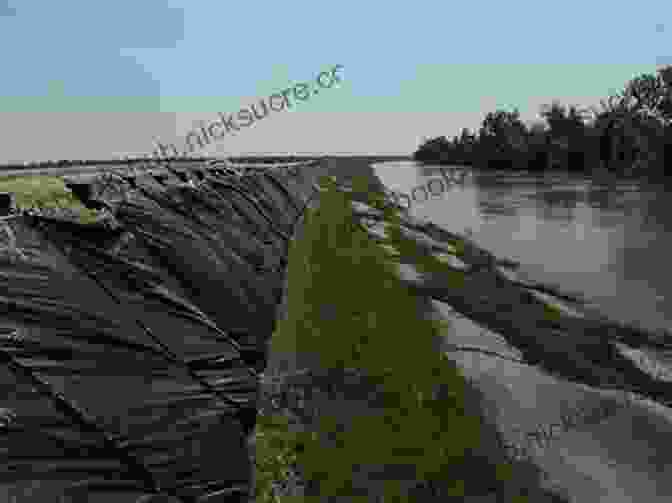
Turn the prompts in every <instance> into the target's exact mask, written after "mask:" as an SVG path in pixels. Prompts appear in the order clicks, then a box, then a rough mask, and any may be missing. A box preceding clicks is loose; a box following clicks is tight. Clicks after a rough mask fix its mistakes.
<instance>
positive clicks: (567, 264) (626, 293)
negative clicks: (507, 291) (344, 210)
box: [376, 162, 672, 329]
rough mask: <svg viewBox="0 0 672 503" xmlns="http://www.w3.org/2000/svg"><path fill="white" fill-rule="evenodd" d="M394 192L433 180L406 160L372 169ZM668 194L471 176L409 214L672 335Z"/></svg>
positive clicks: (560, 178)
mask: <svg viewBox="0 0 672 503" xmlns="http://www.w3.org/2000/svg"><path fill="white" fill-rule="evenodd" d="M376 173H377V174H378V176H379V177H380V178H381V180H382V181H383V183H385V184H386V185H388V187H389V186H394V187H396V188H397V189H398V190H400V191H410V190H411V189H412V188H413V187H415V186H418V185H422V184H425V183H427V181H428V180H429V179H431V178H432V177H436V176H440V171H439V170H438V169H435V168H431V167H430V168H428V167H422V168H420V167H418V166H417V165H415V164H414V163H412V162H404V163H399V162H396V163H383V164H381V165H378V166H376ZM669 190H670V188H667V189H666V188H665V187H661V186H653V185H645V184H641V183H638V182H635V181H633V180H619V179H616V178H614V177H608V178H603V179H600V180H591V179H588V178H586V177H581V176H577V175H574V174H553V175H552V176H549V175H538V174H531V173H517V174H510V173H477V172H472V173H470V174H469V176H467V177H466V178H465V180H464V183H463V184H459V185H453V186H452V187H451V188H450V190H449V191H448V192H446V193H444V194H443V196H441V197H437V198H430V200H428V201H427V202H424V203H415V204H414V205H413V207H412V209H411V213H413V214H415V215H416V216H420V217H425V218H428V219H430V220H432V221H434V222H435V223H437V224H439V225H442V226H444V227H446V228H447V229H449V230H453V231H457V232H464V231H465V230H466V229H467V228H471V229H473V238H474V239H475V241H476V242H478V243H479V244H481V245H482V246H484V247H485V248H487V249H489V250H491V251H493V252H494V253H496V254H499V255H503V256H507V257H510V258H513V259H515V260H518V261H520V262H521V263H523V264H525V267H524V269H523V274H524V275H528V276H531V277H534V278H536V279H539V280H542V281H550V282H553V283H557V284H560V285H562V286H564V287H565V288H567V289H568V290H579V291H583V292H585V293H586V294H587V295H588V296H590V297H592V298H594V299H595V300H596V301H597V302H598V303H599V304H600V306H601V307H602V309H603V310H604V311H605V313H607V314H608V315H610V316H613V317H614V318H616V319H621V320H623V321H636V322H641V324H643V325H645V326H648V327H649V328H654V329H655V328H658V327H666V328H672V286H670V285H668V282H667V280H666V279H665V278H666V274H665V272H664V271H666V270H667V264H666V263H665V262H664V261H665V258H666V255H667V253H668V251H669V250H671V249H672V237H670V236H671V234H670V232H669V231H670V230H672V215H670V212H669V202H668V201H669V197H670V194H669Z"/></svg>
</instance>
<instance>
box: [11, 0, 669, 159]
mask: <svg viewBox="0 0 672 503" xmlns="http://www.w3.org/2000/svg"><path fill="white" fill-rule="evenodd" d="M671 13H672V4H671V3H670V2H669V1H663V0H655V1H647V0H643V1H640V2H637V3H635V4H622V5H620V4H618V2H613V1H609V2H607V1H602V0H593V1H590V2H588V1H585V0H584V1H582V2H578V1H575V0H565V1H563V2H539V1H534V2H532V1H516V0H509V1H506V2H495V1H489V2H485V1H481V2H446V1H445V0H444V1H441V2H438V1H437V2H430V1H428V0H425V1H420V0H416V1H414V2H398V3H397V2H390V1H386V2H376V1H373V0H370V1H367V2H364V1H358V2H354V1H350V0H340V1H338V2H319V1H316V0H312V1H310V2H308V1H302V0H294V1H292V2H284V3H282V2H261V1H257V0H246V1H244V2H223V1H222V0H217V1H215V0H212V1H210V0H189V1H187V0H133V1H127V0H115V1H106V2H102V1H100V0H88V1H84V0H81V1H80V0H77V1H75V0H59V1H47V0H41V1H39V2H38V1H37V0H17V1H13V0H0V47H2V56H3V57H2V73H1V74H0V75H1V78H0V107H1V112H0V134H1V135H2V136H1V138H2V149H1V153H0V162H7V161H24V160H46V159H53V158H56V159H61V158H107V157H112V156H120V155H124V154H151V152H152V151H153V149H154V145H153V140H154V138H157V139H159V140H160V141H162V142H164V143H170V142H172V143H175V144H178V145H179V144H183V138H184V136H185V135H186V134H187V133H188V132H189V130H190V128H192V127H197V126H198V124H199V123H198V121H202V123H203V124H205V125H208V124H210V123H211V122H212V121H214V120H217V119H218V118H219V117H218V115H217V112H222V113H223V114H227V115H228V114H234V115H235V114H236V113H237V112H238V111H239V110H240V109H241V108H245V107H249V105H251V104H253V103H257V102H258V101H259V100H260V99H267V98H268V97H269V96H270V95H271V94H274V93H278V92H281V91H282V90H284V89H286V88H288V87H290V86H292V85H294V84H297V83H301V82H311V81H314V79H315V78H316V77H317V75H318V73H319V72H321V71H325V70H329V69H330V68H332V67H333V66H335V65H337V64H340V65H343V68H342V70H340V72H339V75H340V76H341V78H342V79H343V80H342V82H341V83H340V84H335V85H334V86H333V87H332V88H330V89H324V90H322V91H321V92H320V93H319V95H311V97H310V99H308V100H307V101H305V102H300V101H299V102H297V101H296V100H294V101H293V106H292V108H291V109H288V110H287V109H286V110H283V111H272V112H270V113H269V115H268V116H267V117H265V118H263V119H261V120H259V121H256V122H255V123H254V124H252V125H251V126H249V127H246V128H244V127H241V129H240V131H239V132H237V133H235V135H233V134H228V135H225V136H224V137H223V138H221V139H219V140H217V141H215V142H213V143H212V145H211V146H210V147H208V148H206V149H202V150H199V151H198V153H201V152H202V153H203V154H221V155H235V154H239V153H294V152H296V153H323V152H327V153H390V154H410V153H411V152H413V150H415V148H416V147H417V146H418V145H419V143H420V142H421V141H422V139H423V138H424V137H433V136H441V135H446V136H449V137H450V136H452V135H454V134H458V133H459V131H460V129H461V128H462V127H469V128H476V127H478V125H479V124H480V121H481V120H482V119H483V116H484V115H485V113H487V112H489V111H492V110H494V109H495V107H498V106H502V107H508V108H509V109H511V108H513V107H518V108H519V109H520V111H521V114H522V116H523V118H525V119H528V120H529V119H532V118H534V117H535V116H536V115H537V113H538V111H539V106H540V105H541V104H543V103H549V102H551V101H552V100H553V99H558V100H560V101H561V102H563V103H565V104H570V103H572V104H578V105H581V106H588V105H596V104H597V103H598V102H599V99H600V98H604V97H606V96H607V95H608V94H609V93H610V92H612V91H616V90H619V89H621V88H622V87H623V85H624V84H625V82H626V81H627V80H629V79H630V78H632V77H634V76H637V75H639V74H641V73H645V72H646V73H655V70H656V67H657V65H661V64H667V63H670V64H672V57H670V56H672V45H671V44H670V35H671V34H672V22H670V23H669V26H667V25H666V24H665V20H666V19H667V18H669V17H670V14H671ZM325 80H326V79H325ZM290 99H293V98H290Z"/></svg>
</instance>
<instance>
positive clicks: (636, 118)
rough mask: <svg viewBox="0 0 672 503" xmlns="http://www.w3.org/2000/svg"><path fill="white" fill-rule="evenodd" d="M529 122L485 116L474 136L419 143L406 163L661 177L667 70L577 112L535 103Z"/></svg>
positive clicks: (669, 152) (668, 131)
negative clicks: (537, 111)
mask: <svg viewBox="0 0 672 503" xmlns="http://www.w3.org/2000/svg"><path fill="white" fill-rule="evenodd" d="M539 115H540V119H538V120H536V121H535V122H533V123H532V124H530V125H527V124H525V123H524V122H523V121H522V120H521V119H520V113H519V111H518V110H517V109H514V111H513V112H509V111H506V110H501V109H498V110H496V111H494V112H489V113H488V114H486V116H485V118H484V119H483V121H482V123H481V126H480V128H479V130H478V131H471V130H469V129H467V128H464V129H462V132H461V134H460V135H459V136H454V137H453V138H452V139H450V140H449V139H448V138H446V137H445V136H442V137H437V138H432V139H428V140H426V141H425V142H424V143H423V144H422V145H420V147H418V149H417V150H416V151H415V152H414V154H413V158H414V160H416V161H418V162H421V163H429V164H460V165H467V166H473V167H477V168H488V169H510V170H514V169H524V170H531V171H543V170H566V171H581V172H594V171H596V170H600V171H609V172H614V173H619V174H636V175H662V176H664V175H665V159H666V158H667V159H670V160H672V66H666V67H662V68H659V69H658V70H657V71H656V74H655V75H653V74H642V75H640V76H639V77H635V78H634V79H632V80H630V81H628V82H627V84H626V85H625V88H624V90H623V91H621V92H618V93H616V94H612V95H610V96H609V97H608V98H607V99H604V100H601V101H600V106H599V107H591V108H588V109H580V108H579V107H577V106H575V105H569V106H564V105H562V104H561V103H559V102H558V101H554V102H553V103H551V104H550V105H543V106H542V107H541V110H540V114H539Z"/></svg>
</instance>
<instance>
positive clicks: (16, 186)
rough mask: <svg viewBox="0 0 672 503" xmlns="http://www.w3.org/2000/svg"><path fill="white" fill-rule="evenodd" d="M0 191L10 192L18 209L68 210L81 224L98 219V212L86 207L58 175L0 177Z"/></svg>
mask: <svg viewBox="0 0 672 503" xmlns="http://www.w3.org/2000/svg"><path fill="white" fill-rule="evenodd" d="M0 192H12V193H14V194H15V196H16V205H17V207H18V208H20V209H37V210H45V209H56V210H70V211H71V212H73V213H75V214H76V215H77V216H78V220H79V222H80V223H82V224H89V223H94V222H96V221H98V219H99V218H100V213H99V212H98V211H97V210H91V209H89V208H86V207H85V206H84V205H83V204H82V203H81V201H79V199H77V197H76V196H75V195H74V194H73V193H72V192H71V191H70V190H69V189H68V188H67V187H66V186H65V182H64V181H63V179H62V178H61V177H58V176H34V175H33V176H26V175H16V176H8V177H3V178H0Z"/></svg>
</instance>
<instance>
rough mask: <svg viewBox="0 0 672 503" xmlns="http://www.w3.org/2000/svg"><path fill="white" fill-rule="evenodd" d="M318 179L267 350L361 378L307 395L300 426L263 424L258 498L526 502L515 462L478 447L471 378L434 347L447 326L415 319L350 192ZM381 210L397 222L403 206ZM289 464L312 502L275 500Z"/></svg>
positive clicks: (430, 263)
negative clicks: (282, 313) (315, 202)
mask: <svg viewBox="0 0 672 503" xmlns="http://www.w3.org/2000/svg"><path fill="white" fill-rule="evenodd" d="M322 184H323V186H326V187H328V189H327V191H326V192H324V193H322V195H321V197H320V206H319V209H317V210H316V211H310V210H309V212H308V214H307V216H306V221H305V224H304V225H305V226H304V228H303V231H304V233H303V236H302V237H301V239H299V240H296V241H294V242H293V243H292V247H291V249H290V260H289V266H288V285H289V286H288V299H287V301H288V306H287V317H286V319H285V320H282V321H281V322H280V323H279V326H278V329H277V331H276V333H275V334H274V336H273V338H272V340H271V352H286V353H296V355H297V362H298V364H299V366H301V367H304V366H308V367H310V368H312V369H317V370H321V371H323V373H324V374H327V375H330V376H332V377H333V376H341V377H342V376H344V375H345V374H347V373H348V372H350V373H354V374H358V378H359V379H360V381H359V382H358V383H357V385H356V386H354V387H348V386H347V385H345V384H344V382H345V381H344V380H343V379H340V380H339V378H335V379H333V381H332V382H331V383H329V384H330V388H331V389H330V392H329V393H324V392H323V390H318V389H315V390H313V391H311V393H312V396H309V397H308V401H312V402H313V403H312V404H311V407H310V408H311V418H310V420H309V421H308V423H309V424H304V425H303V426H304V427H302V428H295V427H292V426H291V423H290V421H289V419H288V418H287V416H284V417H283V416H282V415H270V416H266V417H264V416H262V417H260V418H259V422H258V425H257V430H256V435H257V451H256V456H257V460H256V462H257V470H258V471H257V502H258V503H266V502H271V501H274V502H278V501H281V502H282V503H284V502H285V501H308V500H311V501H312V500H314V501H318V500H319V501H327V500H326V499H325V497H329V496H340V497H346V498H348V499H347V501H367V502H368V501H383V500H381V499H380V498H384V501H385V502H386V503H387V502H392V501H395V502H397V501H399V502H401V501H404V502H410V501H453V498H454V500H455V501H463V498H464V497H465V496H485V495H490V496H492V495H493V493H496V494H497V495H498V496H499V497H500V498H501V497H504V499H501V501H511V502H523V501H528V499H527V496H525V494H526V493H528V491H527V490H525V489H524V488H522V486H521V485H520V480H521V477H519V476H517V477H516V479H517V480H518V482H517V483H516V482H512V483H508V482H507V481H509V480H511V479H512V474H513V471H512V470H513V469H512V465H511V464H509V463H507V462H500V461H494V460H493V459H490V458H488V457H487V456H485V455H483V451H482V450H479V446H480V442H481V440H482V437H483V438H484V435H483V423H482V419H481V417H480V416H478V415H477V414H473V413H468V412H467V411H466V409H467V407H466V405H467V404H466V401H468V400H473V393H470V394H469V396H467V391H469V390H467V386H466V381H465V379H464V377H463V376H462V375H461V373H460V372H459V370H458V369H457V368H456V367H455V365H454V364H453V363H451V362H450V360H448V359H447V357H446V356H445V355H444V354H442V353H441V352H439V351H437V350H436V347H435V344H434V340H435V338H436V337H437V336H439V330H440V327H439V326H438V324H437V323H436V322H434V321H431V320H429V319H423V318H421V317H419V316H418V312H417V303H416V300H417V299H415V298H414V296H413V294H412V293H411V292H409V291H408V290H407V289H405V288H404V287H403V286H402V285H401V283H400V281H399V279H398V277H397V273H396V271H395V265H394V263H393V262H391V261H390V259H391V255H390V254H388V253H387V252H385V250H384V249H383V248H382V247H380V246H378V245H377V244H376V243H374V242H373V241H372V240H371V239H370V238H369V236H368V235H367V234H366V232H365V231H364V230H363V229H362V228H360V227H359V226H358V225H357V223H356V220H355V218H354V216H353V213H352V209H351V206H350V200H349V199H348V196H347V195H346V194H344V193H343V192H341V191H338V190H337V189H336V188H335V186H334V185H333V183H332V182H330V181H329V180H327V179H324V180H323V181H322ZM353 185H354V184H353ZM373 199H374V200H373V201H370V204H372V205H374V206H377V205H378V203H380V201H376V200H375V198H373ZM378 208H379V209H382V210H384V211H385V212H386V216H387V217H388V221H389V223H391V224H392V225H393V226H394V225H395V221H397V218H396V217H395V211H394V210H393V209H389V208H385V207H384V205H382V204H381V205H380V206H378ZM397 223H398V222H397ZM390 244H392V245H393V246H395V247H397V249H398V250H399V251H401V252H403V253H404V254H406V255H408V254H411V255H414V256H415V257H416V258H418V260H419V262H420V263H419V264H418V266H419V268H420V269H422V268H430V269H433V268H437V267H444V264H442V263H441V262H440V261H439V260H437V259H434V260H432V259H428V258H427V257H424V258H422V257H421V254H419V252H418V250H417V249H415V248H414V247H413V243H412V242H411V241H409V240H404V239H403V237H402V236H401V235H400V233H399V232H392V233H391V236H390ZM460 275H461V273H456V277H455V278H454V279H455V287H456V288H459V286H460V284H461V282H460V278H459V276H460ZM329 371H332V373H331V374H329ZM334 371H335V372H334ZM316 387H317V385H316ZM367 392H368V393H369V394H368V395H366V393H367ZM363 395H364V396H363ZM472 405H473V404H472ZM470 410H473V407H471V409H470ZM488 438H490V439H492V436H490V437H488ZM499 459H500V460H501V458H499ZM292 465H294V466H297V467H298V468H299V471H300V473H301V475H302V478H303V479H304V480H305V481H306V486H307V490H306V492H305V494H306V496H304V499H300V498H299V499H298V500H297V499H295V498H290V497H287V496H285V497H282V498H278V496H277V494H275V491H274V490H273V488H272V486H273V483H274V481H277V480H279V479H278V477H280V479H282V477H283V475H287V474H289V473H291V472H293V470H292V469H291V466H292ZM527 468H528V470H527V472H528V473H530V469H529V468H530V467H527ZM518 475H520V472H518ZM533 475H536V474H533ZM527 480H528V482H529V481H530V479H529V477H528V478H527ZM498 501H500V499H498ZM540 501H541V500H540ZM544 501H548V500H544Z"/></svg>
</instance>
